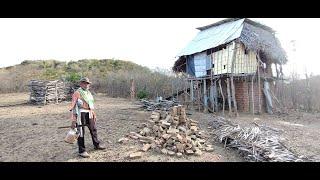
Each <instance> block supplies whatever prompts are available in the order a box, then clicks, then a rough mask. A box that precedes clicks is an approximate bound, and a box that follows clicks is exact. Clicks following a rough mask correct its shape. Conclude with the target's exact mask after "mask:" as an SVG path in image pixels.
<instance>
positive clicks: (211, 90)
mask: <svg viewBox="0 0 320 180" xmlns="http://www.w3.org/2000/svg"><path fill="white" fill-rule="evenodd" d="M210 102H211V108H212V112H214V98H213V80H212V76H211V79H210Z"/></svg>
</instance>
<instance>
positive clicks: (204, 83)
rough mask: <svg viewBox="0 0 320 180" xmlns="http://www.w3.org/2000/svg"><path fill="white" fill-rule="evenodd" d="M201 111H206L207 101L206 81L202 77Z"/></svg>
mask: <svg viewBox="0 0 320 180" xmlns="http://www.w3.org/2000/svg"><path fill="white" fill-rule="evenodd" d="M203 105H204V108H203V112H204V113H207V112H208V101H207V82H206V79H203Z"/></svg>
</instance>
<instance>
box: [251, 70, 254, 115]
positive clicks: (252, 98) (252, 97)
mask: <svg viewBox="0 0 320 180" xmlns="http://www.w3.org/2000/svg"><path fill="white" fill-rule="evenodd" d="M253 80H254V76H252V78H251V94H252V96H251V101H252V108H251V109H252V115H254V91H253Z"/></svg>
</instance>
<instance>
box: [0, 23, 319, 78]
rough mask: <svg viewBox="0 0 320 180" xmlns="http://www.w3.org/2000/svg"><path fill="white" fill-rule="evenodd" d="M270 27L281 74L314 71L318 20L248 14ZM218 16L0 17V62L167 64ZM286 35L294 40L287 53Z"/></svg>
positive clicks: (160, 65)
mask: <svg viewBox="0 0 320 180" xmlns="http://www.w3.org/2000/svg"><path fill="white" fill-rule="evenodd" d="M250 19H252V20H255V21H258V22H261V23H263V24H265V25H267V26H270V27H271V28H273V29H274V30H276V31H277V34H276V36H277V37H278V38H279V39H280V42H281V44H282V46H283V47H284V49H285V50H286V52H287V54H288V58H289V63H288V64H287V65H286V66H285V73H289V72H290V71H292V70H295V71H297V72H299V73H304V72H305V69H307V70H308V72H309V73H310V72H313V73H314V74H320V68H319V66H320V61H319V60H318V59H317V58H318V52H319V51H320V50H319V49H318V47H319V45H318V43H319V42H320V36H319V35H318V33H319V32H320V19H283V18H281V19H263V18H262V19H260V18H258V19H257V18H250ZM219 20H222V18H217V19H216V18H210V19H208V18H204V19H202V18H192V19H189V18H184V19H177V18H164V19H153V18H145V19H131V18H130V19H122V18H119V19H112V18H111V19H90V18H88V19H45V18H41V19H0V67H4V66H10V65H14V64H19V63H21V62H22V61H23V60H39V59H56V60H63V61H69V60H79V59H89V58H96V59H103V58H104V59H107V58H115V59H124V60H131V61H133V62H135V63H137V64H140V65H143V66H148V67H150V68H155V67H160V68H167V69H169V68H171V67H172V65H173V63H174V60H175V55H176V54H177V53H178V52H179V51H180V50H181V49H182V48H184V47H185V46H186V45H187V43H188V42H189V41H190V40H192V39H193V37H194V36H195V35H196V34H197V33H198V30H197V29H195V28H196V27H200V26H204V25H208V24H211V23H214V22H216V21H219ZM291 40H295V42H296V45H295V46H296V47H295V48H296V52H293V51H292V50H293V46H292V44H291V43H290V41H291Z"/></svg>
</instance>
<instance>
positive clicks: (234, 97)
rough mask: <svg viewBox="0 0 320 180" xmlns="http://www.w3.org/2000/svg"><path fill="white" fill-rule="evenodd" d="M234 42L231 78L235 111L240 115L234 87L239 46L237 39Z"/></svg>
mask: <svg viewBox="0 0 320 180" xmlns="http://www.w3.org/2000/svg"><path fill="white" fill-rule="evenodd" d="M233 44H234V46H233V47H234V48H233V56H232V64H231V75H230V76H231V77H230V80H231V90H232V99H233V106H234V111H235V114H236V116H237V117H238V116H239V114H238V108H237V101H236V93H235V88H234V82H233V72H234V63H235V60H236V53H237V47H236V45H237V44H236V43H235V41H234V42H233Z"/></svg>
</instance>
